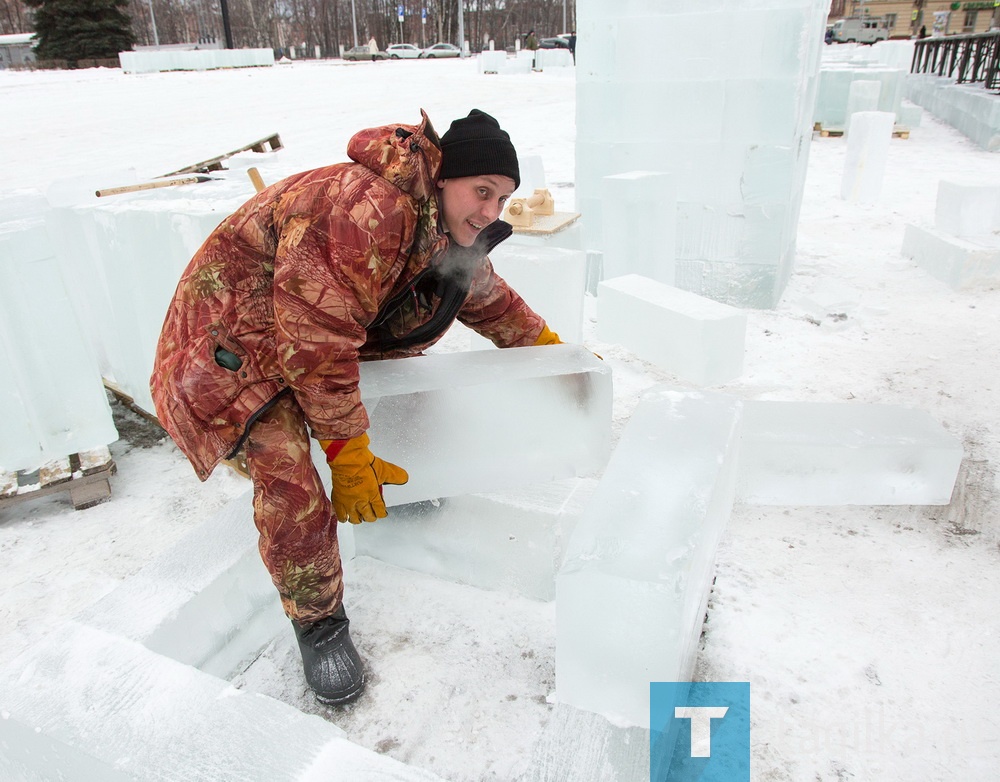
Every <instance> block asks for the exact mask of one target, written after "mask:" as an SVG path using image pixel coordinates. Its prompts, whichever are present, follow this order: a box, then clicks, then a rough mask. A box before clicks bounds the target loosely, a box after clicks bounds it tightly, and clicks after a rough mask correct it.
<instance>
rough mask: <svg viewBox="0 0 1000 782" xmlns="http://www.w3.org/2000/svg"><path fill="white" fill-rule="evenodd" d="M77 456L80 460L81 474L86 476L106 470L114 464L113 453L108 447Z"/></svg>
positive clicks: (104, 446)
mask: <svg viewBox="0 0 1000 782" xmlns="http://www.w3.org/2000/svg"><path fill="white" fill-rule="evenodd" d="M77 456H78V458H79V460H80V472H82V473H83V474H84V475H92V474H93V473H95V472H99V471H101V470H106V469H108V468H109V467H110V466H111V464H112V460H111V451H110V450H109V449H108V446H106V445H102V446H101V447H100V448H93V449H91V450H89V451H80V453H79V454H78V455H77Z"/></svg>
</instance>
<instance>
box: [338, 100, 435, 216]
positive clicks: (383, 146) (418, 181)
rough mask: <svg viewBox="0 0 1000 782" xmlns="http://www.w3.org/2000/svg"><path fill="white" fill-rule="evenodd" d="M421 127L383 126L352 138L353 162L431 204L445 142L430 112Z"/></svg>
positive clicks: (422, 111) (351, 155)
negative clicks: (442, 141) (438, 132)
mask: <svg viewBox="0 0 1000 782" xmlns="http://www.w3.org/2000/svg"><path fill="white" fill-rule="evenodd" d="M420 116H421V120H420V124H418V125H399V124H395V125H382V126H380V127H376V128H367V129H365V130H362V131H359V132H357V133H355V134H354V136H352V137H351V140H350V141H349V142H348V144H347V155H348V157H350V158H351V160H353V161H355V162H356V163H360V164H361V165H363V166H364V167H365V168H368V169H370V170H371V171H373V172H375V173H376V174H378V175H379V176H380V177H382V178H383V179H386V180H388V181H389V182H391V183H392V184H394V185H395V186H396V187H398V188H399V189H400V190H402V191H403V192H404V193H407V194H409V195H410V196H412V197H413V198H415V199H416V200H417V201H423V202H426V201H431V200H432V198H433V197H434V196H435V183H436V182H437V178H438V172H439V171H440V170H441V141H440V139H439V138H438V135H437V133H436V132H435V130H434V127H433V126H432V125H431V121H430V119H429V118H428V116H427V113H426V112H425V111H424V110H423V109H421V110H420Z"/></svg>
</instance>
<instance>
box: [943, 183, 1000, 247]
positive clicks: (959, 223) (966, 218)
mask: <svg viewBox="0 0 1000 782" xmlns="http://www.w3.org/2000/svg"><path fill="white" fill-rule="evenodd" d="M934 226H935V228H937V229H938V230H940V231H944V232H945V233H949V234H952V235H953V236H958V237H960V238H962V239H978V238H986V237H989V238H992V237H994V236H996V235H997V234H998V233H1000V185H985V184H969V183H963V182H951V181H948V180H945V179H943V180H941V182H939V183H938V191H937V204H936V206H935V209H934Z"/></svg>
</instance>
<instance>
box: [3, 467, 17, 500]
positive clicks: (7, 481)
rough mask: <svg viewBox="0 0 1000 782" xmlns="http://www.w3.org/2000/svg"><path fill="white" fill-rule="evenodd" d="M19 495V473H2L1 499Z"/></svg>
mask: <svg viewBox="0 0 1000 782" xmlns="http://www.w3.org/2000/svg"><path fill="white" fill-rule="evenodd" d="M15 494H17V473H16V472H3V471H0V497H12V496H13V495H15Z"/></svg>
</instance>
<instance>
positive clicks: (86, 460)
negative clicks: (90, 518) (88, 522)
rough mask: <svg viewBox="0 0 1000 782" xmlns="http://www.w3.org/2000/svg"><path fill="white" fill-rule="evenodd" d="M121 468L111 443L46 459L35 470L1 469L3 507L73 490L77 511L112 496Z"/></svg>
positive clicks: (72, 495)
mask: <svg viewBox="0 0 1000 782" xmlns="http://www.w3.org/2000/svg"><path fill="white" fill-rule="evenodd" d="M117 471H118V468H117V466H116V465H115V462H114V459H112V458H111V451H109V450H108V448H107V446H102V447H100V448H94V449H92V450H89V451H81V452H79V453H74V454H71V455H70V456H65V457H63V458H61V459H54V460H52V461H50V462H46V463H45V464H43V465H42V466H41V468H39V469H38V470H34V471H30V472H29V471H24V470H22V471H20V472H16V473H14V472H0V509H2V508H6V507H8V506H11V505H15V504H17V503H19V502H24V501H25V500H31V499H35V498H36V497H44V496H46V495H49V494H55V493H57V492H65V491H68V492H69V496H70V501H71V502H72V503H73V507H74V508H75V509H76V510H83V509H84V508H89V507H91V506H92V505H97V504H98V503H100V502H104V500H106V499H108V497H110V496H111V481H110V480H109V479H110V477H111V476H112V475H114V474H115V473H116V472H117Z"/></svg>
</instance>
